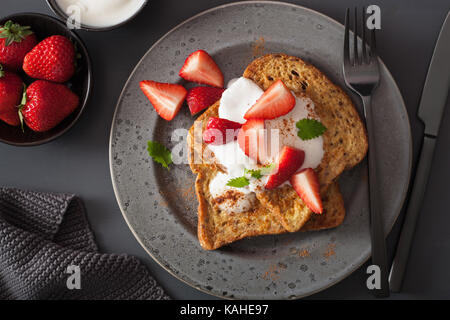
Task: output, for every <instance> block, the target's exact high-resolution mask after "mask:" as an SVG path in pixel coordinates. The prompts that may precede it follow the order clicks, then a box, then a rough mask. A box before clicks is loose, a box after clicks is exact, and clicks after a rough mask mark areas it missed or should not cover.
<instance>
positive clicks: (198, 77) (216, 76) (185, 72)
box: [179, 50, 223, 88]
mask: <svg viewBox="0 0 450 320" xmlns="http://www.w3.org/2000/svg"><path fill="white" fill-rule="evenodd" d="M179 74H180V77H182V78H183V79H185V80H188V81H193V82H197V83H201V84H207V85H210V86H213V87H219V88H223V74H222V71H220V69H219V67H218V66H217V64H216V63H215V62H214V60H213V58H211V56H210V55H209V54H208V53H207V52H206V51H204V50H197V51H195V52H194V53H191V54H190V55H189V57H187V59H186V61H185V62H184V65H183V67H182V68H181V70H180V73H179Z"/></svg>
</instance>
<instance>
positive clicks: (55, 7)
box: [46, 0, 148, 31]
mask: <svg viewBox="0 0 450 320" xmlns="http://www.w3.org/2000/svg"><path fill="white" fill-rule="evenodd" d="M46 1H47V4H48V5H49V6H50V8H51V9H52V11H53V12H54V13H55V14H56V15H57V16H58V17H59V18H61V19H62V20H64V21H66V20H67V18H68V16H67V14H66V13H65V12H64V10H62V9H61V8H60V7H59V6H58V4H57V3H56V0H46ZM147 3H148V1H147V0H146V1H144V3H143V4H142V6H141V7H140V8H139V10H137V11H136V12H135V13H134V14H133V15H132V16H131V17H129V18H128V19H126V20H124V21H122V22H121V23H117V24H114V25H111V26H107V27H94V26H90V25H86V24H81V25H80V29H81V30H86V31H110V30H113V29H116V28H118V27H121V26H123V25H124V24H127V23H128V22H130V21H131V20H133V19H134V18H135V17H136V16H137V15H138V14H139V13H140V12H141V11H142V9H144V7H145V6H146V5H147Z"/></svg>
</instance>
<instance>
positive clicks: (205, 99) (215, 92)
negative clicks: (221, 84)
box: [186, 87, 225, 115]
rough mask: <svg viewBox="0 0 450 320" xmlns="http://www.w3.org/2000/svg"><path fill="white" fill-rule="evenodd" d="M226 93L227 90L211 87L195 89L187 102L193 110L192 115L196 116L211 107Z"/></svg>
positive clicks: (191, 91)
mask: <svg viewBox="0 0 450 320" xmlns="http://www.w3.org/2000/svg"><path fill="white" fill-rule="evenodd" d="M224 91H225V89H220V88H211V87H195V88H192V89H190V90H189V91H188V94H187V97H186V101H187V104H188V106H189V110H191V114H192V115H194V114H196V113H198V112H200V111H202V110H203V109H206V108H208V107H209V106H211V105H212V104H213V103H215V102H216V101H217V100H219V99H220V97H222V93H223V92H224Z"/></svg>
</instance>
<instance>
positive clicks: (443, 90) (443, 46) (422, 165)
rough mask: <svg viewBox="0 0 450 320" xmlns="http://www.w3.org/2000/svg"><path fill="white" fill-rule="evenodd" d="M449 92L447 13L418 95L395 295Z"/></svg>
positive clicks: (393, 277) (395, 269)
mask: <svg viewBox="0 0 450 320" xmlns="http://www.w3.org/2000/svg"><path fill="white" fill-rule="evenodd" d="M449 88H450V12H449V13H448V14H447V17H446V18H445V21H444V24H443V26H442V29H441V32H440V34H439V37H438V40H437V42H436V47H435V48H434V52H433V56H432V58H431V63H430V67H429V69H428V74H427V78H426V80H425V85H424V87H423V91H422V98H421V100H420V105H419V111H418V116H419V118H420V119H421V120H422V121H423V122H424V124H425V132H424V139H423V144H422V150H421V152H420V158H419V163H418V165H417V171H416V177H415V179H414V185H413V188H412V191H411V195H410V200H409V203H408V209H407V211H406V216H405V222H404V223H403V227H402V231H401V234H400V239H399V242H398V245H397V252H396V253H395V257H394V261H393V263H392V267H391V272H390V275H389V286H390V289H391V291H392V292H399V291H400V289H401V286H402V282H403V275H404V273H405V269H406V264H407V262H408V256H409V251H410V248H411V243H412V239H413V236H414V230H415V227H416V222H417V218H418V216H419V212H420V209H421V205H422V200H423V197H424V195H425V190H426V186H427V183H428V177H429V174H430V169H431V163H432V161H433V153H434V147H435V143H436V137H437V135H438V133H439V126H440V124H441V119H442V115H443V112H444V108H445V104H446V101H447V95H448V90H449Z"/></svg>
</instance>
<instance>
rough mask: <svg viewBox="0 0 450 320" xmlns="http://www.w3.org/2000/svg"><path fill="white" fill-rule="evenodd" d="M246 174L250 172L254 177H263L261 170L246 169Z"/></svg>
mask: <svg viewBox="0 0 450 320" xmlns="http://www.w3.org/2000/svg"><path fill="white" fill-rule="evenodd" d="M244 174H249V175H250V176H251V177H252V178H255V179H260V178H261V177H262V174H261V170H255V169H244Z"/></svg>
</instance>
